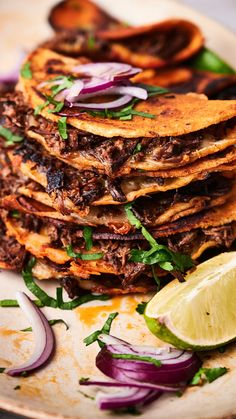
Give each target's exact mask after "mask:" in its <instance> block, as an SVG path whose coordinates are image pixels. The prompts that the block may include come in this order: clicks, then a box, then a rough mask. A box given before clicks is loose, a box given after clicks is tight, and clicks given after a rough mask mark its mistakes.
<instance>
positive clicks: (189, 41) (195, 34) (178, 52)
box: [98, 19, 204, 68]
mask: <svg viewBox="0 0 236 419" xmlns="http://www.w3.org/2000/svg"><path fill="white" fill-rule="evenodd" d="M98 37H99V39H102V40H105V41H108V42H109V44H110V51H109V52H110V56H111V58H112V59H113V60H118V61H121V62H125V63H129V64H132V65H134V66H137V67H141V68H153V67H163V66H167V65H171V64H174V63H177V62H181V61H184V60H187V59H188V58H190V57H191V56H192V55H194V54H196V53H197V52H198V51H199V49H200V48H201V47H202V46H203V42H204V39H203V35H202V33H201V31H200V29H199V28H198V27H197V26H196V25H194V24H193V23H192V22H189V21H187V20H183V19H182V20H181V19H169V20H165V21H162V22H158V23H156V24H152V25H147V26H139V27H132V28H129V27H128V28H123V29H120V28H118V29H114V30H107V31H103V32H101V31H100V32H99V33H98Z"/></svg>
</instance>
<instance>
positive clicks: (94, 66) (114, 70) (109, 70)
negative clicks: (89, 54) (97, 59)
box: [72, 62, 142, 81]
mask: <svg viewBox="0 0 236 419" xmlns="http://www.w3.org/2000/svg"><path fill="white" fill-rule="evenodd" d="M72 71H73V72H75V73H79V74H81V75H84V74H85V75H87V76H92V77H99V78H102V79H106V80H111V81H112V80H114V78H115V77H120V76H123V77H126V78H129V77H131V76H132V75H134V74H137V73H139V72H140V71H142V70H141V69H140V68H135V67H131V65H129V64H122V63H115V62H106V63H90V64H82V65H78V66H75V67H74V68H73V69H72Z"/></svg>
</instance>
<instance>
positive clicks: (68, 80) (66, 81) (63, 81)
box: [49, 76, 74, 97]
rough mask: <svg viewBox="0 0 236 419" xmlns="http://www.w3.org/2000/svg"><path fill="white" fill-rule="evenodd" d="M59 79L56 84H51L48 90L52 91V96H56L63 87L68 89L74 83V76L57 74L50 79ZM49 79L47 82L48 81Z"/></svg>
mask: <svg viewBox="0 0 236 419" xmlns="http://www.w3.org/2000/svg"><path fill="white" fill-rule="evenodd" d="M56 80H58V81H60V83H58V84H54V85H53V86H51V88H50V90H51V91H52V96H53V97H54V96H56V95H57V94H58V93H59V92H61V91H62V90H65V89H70V88H71V87H72V86H73V84H74V77H73V76H58V77H55V78H54V79H51V80H50V81H56ZM50 81H49V83H50Z"/></svg>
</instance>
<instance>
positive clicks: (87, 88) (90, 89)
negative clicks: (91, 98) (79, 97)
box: [81, 77, 116, 94]
mask: <svg viewBox="0 0 236 419" xmlns="http://www.w3.org/2000/svg"><path fill="white" fill-rule="evenodd" d="M115 84H116V83H115V82H114V81H108V80H106V79H99V78H98V77H92V78H91V79H90V80H85V81H84V88H83V90H82V91H81V93H83V94H87V93H96V92H100V91H101V90H104V89H107V88H108V87H112V86H114V85H115Z"/></svg>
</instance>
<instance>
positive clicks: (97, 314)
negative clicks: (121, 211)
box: [0, 0, 236, 419]
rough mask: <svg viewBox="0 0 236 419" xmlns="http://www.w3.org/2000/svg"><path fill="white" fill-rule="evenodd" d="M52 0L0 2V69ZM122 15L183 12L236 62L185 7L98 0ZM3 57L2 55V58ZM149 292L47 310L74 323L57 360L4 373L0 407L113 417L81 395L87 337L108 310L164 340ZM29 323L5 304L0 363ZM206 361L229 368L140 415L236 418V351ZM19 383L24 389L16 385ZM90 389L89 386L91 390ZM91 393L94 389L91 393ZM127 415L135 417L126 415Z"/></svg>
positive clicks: (38, 414) (27, 340)
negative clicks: (141, 305) (153, 326)
mask: <svg viewBox="0 0 236 419" xmlns="http://www.w3.org/2000/svg"><path fill="white" fill-rule="evenodd" d="M54 3H55V2H54V1H52V0H40V1H37V2H36V1H34V2H32V0H20V1H19V0H18V1H17V0H7V1H5V2H1V3H0V28H1V37H0V52H1V60H0V70H1V72H2V71H7V70H8V69H11V68H13V67H14V65H15V64H16V62H17V61H18V60H20V59H21V57H22V52H24V51H28V50H30V48H33V47H34V46H35V45H36V44H37V42H41V41H42V40H43V39H46V38H47V37H48V36H50V33H51V30H50V28H49V26H48V25H47V21H46V16H47V13H48V10H49V9H50V7H51V6H52V4H54ZM97 3H99V4H100V5H101V6H103V7H104V8H106V9H107V10H108V11H109V12H110V13H111V14H114V15H115V16H116V17H118V18H119V19H121V20H124V21H127V22H130V23H132V24H143V23H151V22H155V21H157V20H161V19H165V18H170V17H182V18H188V19H190V20H192V21H194V22H196V23H197V24H198V25H199V26H200V27H201V29H202V30H203V32H204V35H205V38H206V43H207V45H208V46H209V47H211V48H212V49H214V50H215V51H216V52H218V53H219V54H220V55H221V56H222V57H223V58H224V59H226V60H227V61H228V62H229V63H230V64H231V65H233V66H234V67H236V55H235V54H234V52H235V40H236V39H235V35H233V34H232V33H231V32H229V31H228V30H227V29H225V28H223V27H221V26H220V25H219V24H218V23H216V22H214V21H211V20H210V19H208V18H206V17H204V16H202V15H200V14H199V13H197V12H195V11H193V10H192V9H189V8H187V7H185V6H183V5H180V4H178V3H176V2H175V1H170V0H162V1H161V0H145V1H143V0H129V1H127V0H119V1H117V0H99V1H97ZM3 57H4V59H3ZM0 283H1V285H0V299H3V298H14V296H15V291H16V290H25V287H24V285H23V281H22V280H21V278H20V276H18V275H15V274H12V273H10V272H1V273H0ZM43 286H44V288H45V289H46V291H47V292H48V293H49V294H51V295H55V288H56V284H55V283H53V282H51V283H49V282H48V283H44V284H43ZM145 299H146V300H147V299H148V296H145V298H144V297H140V296H139V297H137V296H132V297H131V296H127V297H116V298H113V299H111V300H109V301H106V302H99V303H98V302H96V304H94V303H91V304H86V305H84V306H82V307H79V308H77V309H76V310H74V311H72V312H71V311H69V312H66V311H61V310H55V309H50V308H45V309H43V311H44V312H45V314H46V316H47V317H48V319H52V318H63V319H64V320H65V321H66V322H67V323H68V325H69V330H67V331H66V329H65V327H64V326H63V325H62V324H58V325H56V326H54V329H53V330H54V332H55V335H56V341H57V348H56V354H55V356H54V358H53V360H52V362H51V363H50V364H49V365H48V366H47V367H46V368H44V369H42V370H41V371H39V372H37V373H36V374H34V375H32V376H30V377H26V378H11V377H8V376H7V375H5V374H0V389H1V390H0V393H1V394H0V408H3V409H6V410H10V411H13V412H16V413H19V414H22V415H25V416H28V417H32V418H43V419H46V418H79V419H91V418H98V419H99V418H112V417H117V416H114V415H112V414H111V413H108V412H106V413H102V412H100V411H99V410H98V408H97V407H96V405H95V403H94V402H93V401H92V400H90V399H89V398H86V397H85V396H84V395H83V394H81V393H80V391H81V390H83V389H84V388H82V387H81V388H80V387H79V385H78V380H79V378H80V377H82V376H83V377H84V376H85V377H99V375H100V374H99V371H98V370H96V368H95V366H94V360H95V356H96V353H97V351H98V347H97V344H93V345H91V346H89V347H88V348H85V346H84V344H83V338H84V337H85V336H87V335H88V334H90V333H91V332H92V331H93V330H96V329H98V328H100V327H101V325H102V324H103V323H104V321H105V320H106V318H107V316H108V315H109V313H111V312H114V311H118V312H119V313H120V314H119V316H118V317H117V318H116V320H115V321H114V323H113V326H112V333H113V334H114V335H117V336H118V337H120V338H123V339H126V340H128V341H130V342H131V343H136V344H148V345H159V346H161V345H163V343H161V342H160V341H158V340H157V339H156V338H155V337H154V336H152V335H151V334H150V333H149V332H148V330H147V328H146V327H145V324H144V320H143V318H142V316H140V315H138V314H137V312H136V311H135V308H136V306H137V304H138V302H139V301H142V300H145ZM27 326H28V324H27V321H26V319H25V317H24V316H23V315H22V313H21V310H20V309H17V308H1V309H0V367H5V366H11V365H17V364H21V363H22V361H24V360H26V359H27V358H28V357H29V356H30V353H31V352H32V350H33V345H34V342H33V336H32V333H31V332H28V333H26V332H20V330H21V329H24V328H26V327H27ZM205 365H206V366H207V367H208V366H212V367H213V366H214V367H217V366H224V367H228V368H230V372H228V373H227V374H226V375H224V376H223V377H221V378H219V379H218V380H216V381H215V382H213V383H212V384H210V385H206V386H203V387H201V388H191V389H188V390H187V391H186V392H185V394H184V395H183V396H182V397H181V398H178V397H176V396H175V395H173V396H162V397H161V398H160V399H159V400H157V401H156V402H155V403H153V404H152V405H150V406H149V407H148V408H146V409H145V410H144V413H143V416H142V418H143V419H147V418H148V419H154V418H160V419H169V418H172V417H173V418H176V419H201V418H204V419H212V418H215V419H220V418H231V417H236V398H235V386H236V350H235V345H232V346H231V347H230V348H228V349H227V351H226V352H225V354H223V355H222V354H219V353H218V352H216V353H214V354H208V356H207V359H206V361H205ZM17 385H20V389H18V390H14V388H15V387H16V386H17ZM86 390H87V389H86ZM86 392H87V393H89V394H91V390H90V389H89V392H88V391H86ZM126 417H127V419H128V418H129V417H130V418H131V416H129V415H127V416H126Z"/></svg>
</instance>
